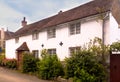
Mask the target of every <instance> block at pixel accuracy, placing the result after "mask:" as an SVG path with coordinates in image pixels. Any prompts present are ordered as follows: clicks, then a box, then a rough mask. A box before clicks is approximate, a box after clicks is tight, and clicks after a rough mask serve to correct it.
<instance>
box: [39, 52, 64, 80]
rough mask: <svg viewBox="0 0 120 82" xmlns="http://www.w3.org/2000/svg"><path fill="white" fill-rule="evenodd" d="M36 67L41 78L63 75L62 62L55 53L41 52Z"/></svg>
mask: <svg viewBox="0 0 120 82" xmlns="http://www.w3.org/2000/svg"><path fill="white" fill-rule="evenodd" d="M43 55H44V56H43ZM38 68H39V72H38V73H39V77H40V78H42V79H53V78H54V77H58V76H60V75H63V68H62V64H61V62H60V61H59V59H58V57H57V55H50V54H47V53H44V54H42V59H41V60H40V62H39V63H38Z"/></svg>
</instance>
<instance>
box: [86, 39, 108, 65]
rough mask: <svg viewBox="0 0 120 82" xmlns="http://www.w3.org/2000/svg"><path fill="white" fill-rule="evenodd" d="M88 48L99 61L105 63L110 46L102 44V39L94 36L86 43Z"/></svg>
mask: <svg viewBox="0 0 120 82" xmlns="http://www.w3.org/2000/svg"><path fill="white" fill-rule="evenodd" d="M88 50H89V51H91V52H93V54H94V56H96V57H97V60H98V61H99V62H102V64H104V65H105V64H106V60H107V59H108V58H109V56H110V46H109V45H104V44H103V43H102V40H101V39H100V38H98V37H95V38H94V39H93V40H90V42H89V43H88Z"/></svg>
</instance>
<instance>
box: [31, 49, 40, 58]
mask: <svg viewBox="0 0 120 82" xmlns="http://www.w3.org/2000/svg"><path fill="white" fill-rule="evenodd" d="M32 53H33V56H34V57H35V58H38V55H39V51H38V50H33V51H32Z"/></svg>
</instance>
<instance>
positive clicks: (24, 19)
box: [21, 17, 27, 27]
mask: <svg viewBox="0 0 120 82" xmlns="http://www.w3.org/2000/svg"><path fill="white" fill-rule="evenodd" d="M21 23H22V26H23V27H24V26H26V25H27V21H26V18H25V17H24V18H23V21H22V22H21Z"/></svg>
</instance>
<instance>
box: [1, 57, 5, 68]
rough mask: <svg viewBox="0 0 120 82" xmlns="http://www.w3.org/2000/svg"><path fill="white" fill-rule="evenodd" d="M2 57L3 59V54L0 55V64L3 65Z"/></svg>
mask: <svg viewBox="0 0 120 82" xmlns="http://www.w3.org/2000/svg"><path fill="white" fill-rule="evenodd" d="M4 59H5V55H0V66H3V60H4Z"/></svg>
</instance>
